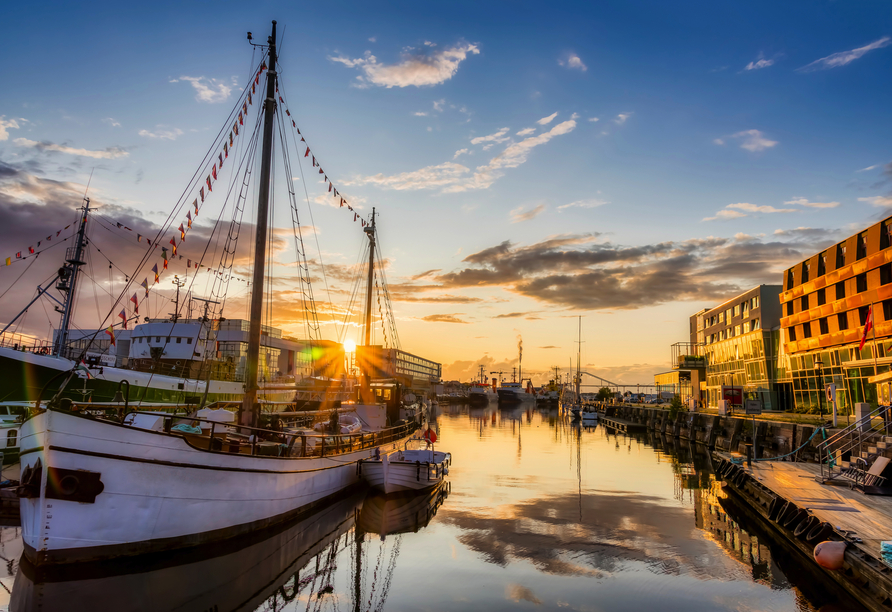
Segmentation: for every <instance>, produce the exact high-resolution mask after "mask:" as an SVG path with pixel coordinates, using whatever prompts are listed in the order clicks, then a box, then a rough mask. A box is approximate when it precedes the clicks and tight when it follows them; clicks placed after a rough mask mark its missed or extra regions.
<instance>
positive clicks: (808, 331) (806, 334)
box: [802, 321, 811, 338]
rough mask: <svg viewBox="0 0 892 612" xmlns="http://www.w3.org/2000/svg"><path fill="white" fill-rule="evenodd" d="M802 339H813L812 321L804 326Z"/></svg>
mask: <svg viewBox="0 0 892 612" xmlns="http://www.w3.org/2000/svg"><path fill="white" fill-rule="evenodd" d="M802 337H803V338H811V321H807V322H805V323H803V324H802Z"/></svg>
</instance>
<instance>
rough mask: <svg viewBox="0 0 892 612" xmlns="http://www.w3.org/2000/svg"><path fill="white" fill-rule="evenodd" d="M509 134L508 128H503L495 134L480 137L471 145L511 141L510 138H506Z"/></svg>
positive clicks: (474, 139)
mask: <svg viewBox="0 0 892 612" xmlns="http://www.w3.org/2000/svg"><path fill="white" fill-rule="evenodd" d="M507 133H508V128H502V129H500V130H499V131H498V132H496V133H495V134H489V135H488V136H478V137H476V138H472V139H471V144H482V143H484V142H507V141H509V140H511V139H510V138H509V137H507V136H505V134H507Z"/></svg>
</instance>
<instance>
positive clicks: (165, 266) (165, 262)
mask: <svg viewBox="0 0 892 612" xmlns="http://www.w3.org/2000/svg"><path fill="white" fill-rule="evenodd" d="M164 269H165V270H167V258H166V257H165V258H164Z"/></svg>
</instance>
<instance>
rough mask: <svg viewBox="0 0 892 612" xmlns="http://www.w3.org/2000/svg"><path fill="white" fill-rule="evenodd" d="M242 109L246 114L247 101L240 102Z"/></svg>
mask: <svg viewBox="0 0 892 612" xmlns="http://www.w3.org/2000/svg"><path fill="white" fill-rule="evenodd" d="M242 111H243V112H244V113H245V115H247V114H248V103H247V102H242Z"/></svg>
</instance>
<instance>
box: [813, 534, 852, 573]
mask: <svg viewBox="0 0 892 612" xmlns="http://www.w3.org/2000/svg"><path fill="white" fill-rule="evenodd" d="M845 555H846V543H845V542H834V541H831V540H827V541H826V542H821V543H820V544H818V545H817V546H815V561H817V562H818V565H820V566H821V567H823V568H824V569H829V570H841V569H842V565H843V559H844V558H845Z"/></svg>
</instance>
